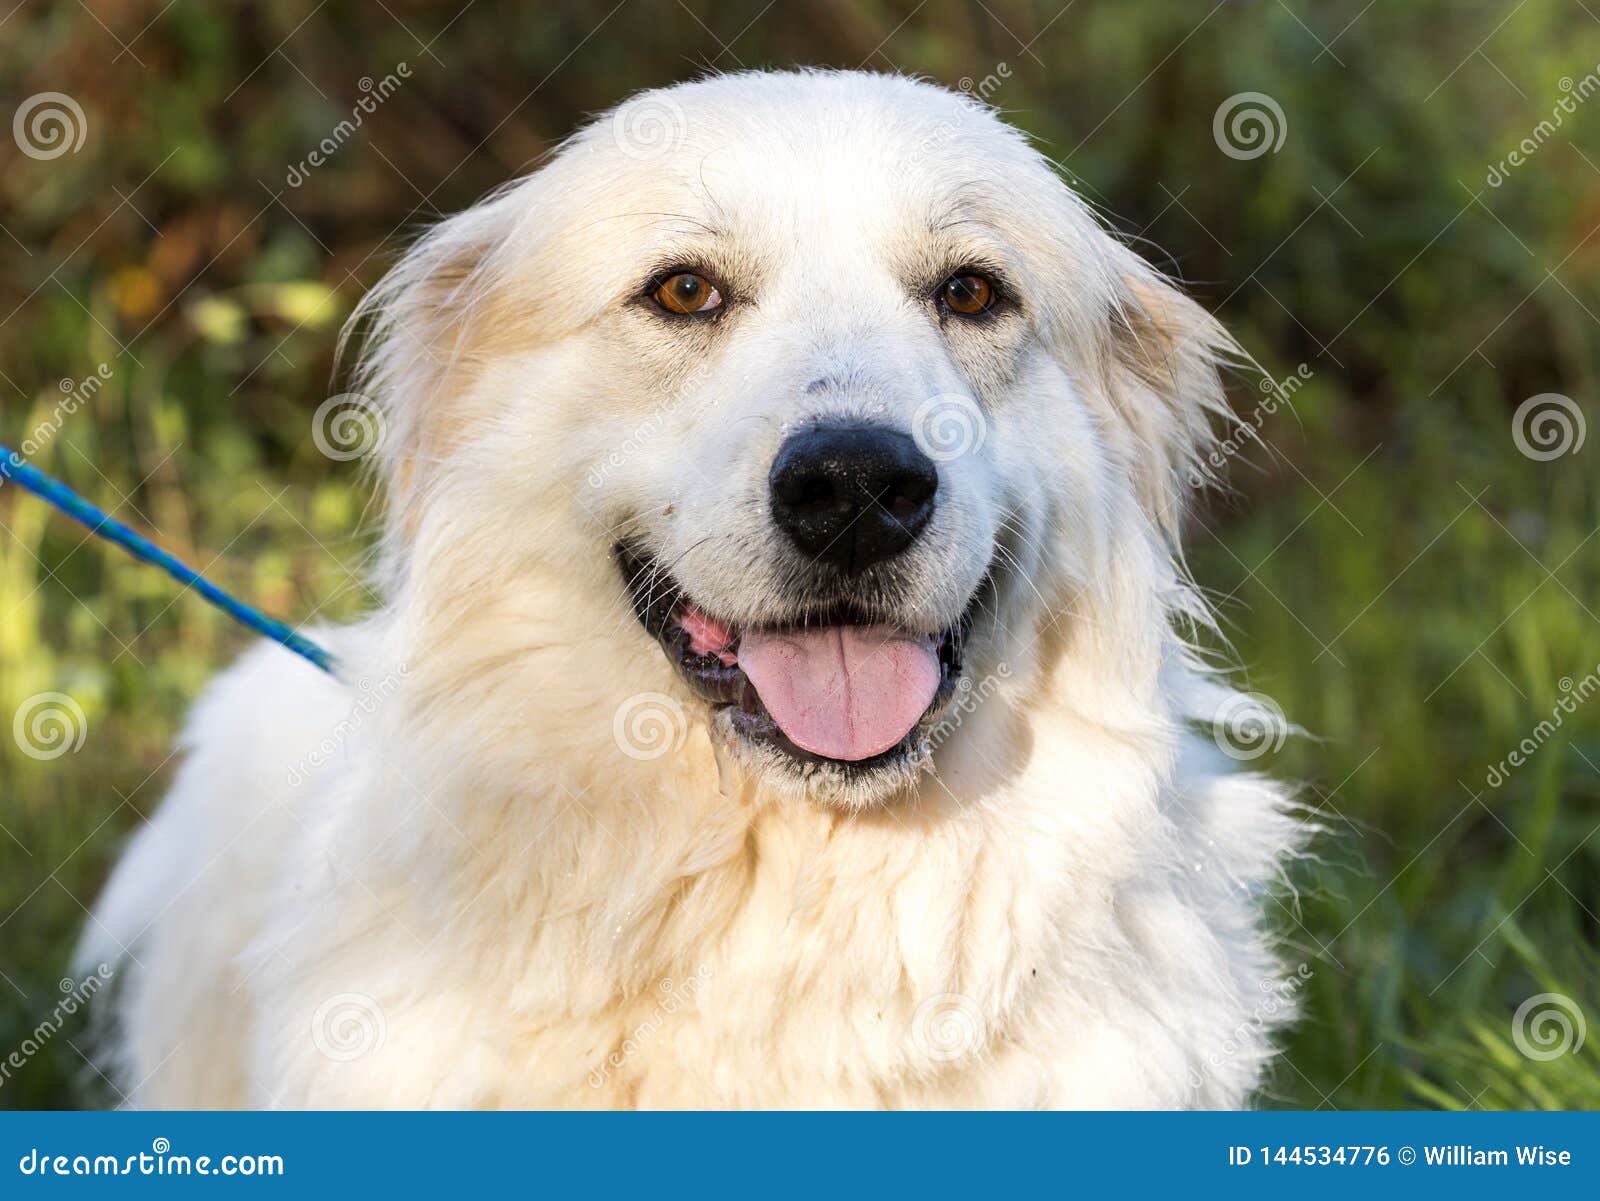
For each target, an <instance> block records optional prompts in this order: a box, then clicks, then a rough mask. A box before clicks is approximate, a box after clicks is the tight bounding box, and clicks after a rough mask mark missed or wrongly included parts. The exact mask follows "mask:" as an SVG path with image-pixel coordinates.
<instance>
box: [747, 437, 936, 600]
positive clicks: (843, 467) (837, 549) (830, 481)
mask: <svg viewBox="0 0 1600 1201" xmlns="http://www.w3.org/2000/svg"><path fill="white" fill-rule="evenodd" d="M769 483H770V485H771V492H772V515H773V519H774V520H775V521H776V522H777V524H778V525H779V526H780V527H782V528H783V530H784V532H785V533H787V534H788V535H789V537H790V539H791V540H792V541H793V542H794V543H795V545H796V546H798V547H799V548H800V549H801V550H802V551H804V552H805V553H806V554H809V555H811V556H812V557H813V558H815V559H818V560H820V561H824V562H828V563H831V564H832V565H833V566H835V567H837V568H840V569H841V570H844V571H847V572H857V571H861V570H863V569H865V568H867V567H870V566H871V565H872V564H874V563H880V562H882V561H883V560H885V559H889V558H892V557H893V556H895V555H898V554H899V553H900V552H901V551H903V550H905V549H906V548H907V547H908V546H910V545H911V543H912V542H913V541H915V539H916V538H917V536H918V535H919V534H921V533H922V530H923V528H924V527H925V526H926V525H927V524H928V519H929V518H930V517H931V516H932V515H933V509H934V504H933V501H934V496H935V494H936V493H937V492H938V489H939V471H938V468H937V466H936V465H935V464H934V462H933V460H931V459H929V458H928V456H927V455H925V454H923V453H922V451H921V450H920V449H919V448H918V446H917V444H916V442H915V441H913V440H912V438H911V437H910V436H909V435H907V434H903V433H901V432H899V431H898V430H891V429H885V428H883V427H882V426H871V425H849V426H822V427H819V428H816V429H811V430H807V431H805V432H804V433H800V434H796V435H794V436H793V437H791V438H790V439H789V440H788V441H787V442H785V443H784V444H783V446H782V447H781V448H780V449H779V451H778V457H777V458H776V459H775V460H774V461H773V464H772V474H771V477H770V480H769Z"/></svg>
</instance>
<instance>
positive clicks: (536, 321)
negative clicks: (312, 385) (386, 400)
mask: <svg viewBox="0 0 1600 1201" xmlns="http://www.w3.org/2000/svg"><path fill="white" fill-rule="evenodd" d="M386 302H387V303H389V304H390V305H391V307H390V309H389V310H388V311H387V312H386V314H385V315H386V319H387V320H388V321H389V322H390V325H389V328H388V334H387V342H388V347H389V351H388V354H389V361H388V362H387V363H386V364H381V365H382V366H383V369H384V370H385V371H387V372H388V375H387V376H386V377H384V378H379V379H377V380H376V382H375V386H376V387H379V388H380V389H381V390H382V391H384V392H385V393H396V392H405V391H407V390H408V389H409V391H410V392H411V393H412V394H413V395H412V398H411V399H410V400H409V401H400V402H396V401H394V400H391V401H390V403H391V414H392V416H393V417H394V418H395V419H397V420H399V421H400V422H401V423H402V429H401V432H400V437H401V441H400V450H399V453H398V454H397V455H396V456H395V479H396V484H397V486H398V487H399V488H400V489H401V490H402V491H403V492H404V493H405V494H406V495H407V496H409V497H411V498H413V499H412V500H411V502H410V514H409V517H408V518H407V519H406V524H408V525H409V527H410V528H409V530H408V532H406V533H405V534H403V535H402V539H403V540H411V539H414V538H415V536H416V532H417V527H418V526H419V525H423V524H426V522H427V521H428V518H429V515H430V510H432V509H434V508H439V507H447V506H448V505H449V504H450V503H451V502H450V500H449V499H448V498H449V497H451V496H454V497H455V500H456V503H457V504H459V505H462V506H465V507H464V508H462V509H460V510H459V511H458V512H457V514H456V520H457V521H458V522H459V520H460V519H461V517H462V515H463V514H464V513H467V512H472V513H474V514H477V515H482V516H486V515H485V514H483V509H484V506H485V505H486V504H488V503H490V502H489V501H488V499H487V498H489V497H491V496H493V497H498V498H499V500H498V502H497V503H499V504H500V505H502V506H507V507H508V508H509V511H508V512H507V513H506V514H505V515H504V517H503V518H501V519H499V520H496V519H494V518H489V520H490V521H491V523H492V524H491V526H490V527H489V531H488V532H486V533H484V534H482V535H481V536H483V537H486V538H488V540H489V541H490V542H491V543H498V549H497V557H498V558H499V560H500V562H501V563H502V564H503V565H504V571H505V573H506V575H505V580H506V581H507V582H510V581H511V580H513V579H514V572H515V570H516V569H515V567H514V565H515V564H516V563H518V562H520V561H525V560H527V559H544V560H545V561H547V562H548V561H550V560H551V559H552V558H553V559H554V560H556V561H562V560H564V562H565V566H566V567H567V568H569V569H570V571H571V573H572V579H573V585H572V592H571V595H570V596H569V597H568V598H567V603H568V604H570V605H572V606H574V607H578V608H582V607H583V606H585V605H589V606H595V605H599V604H601V603H603V601H602V595H601V594H603V593H604V592H605V591H606V590H607V589H609V590H610V591H611V593H612V594H613V596H614V597H615V598H616V599H620V600H621V601H623V602H624V603H625V604H627V605H628V606H630V607H631V609H632V610H633V613H634V615H635V617H636V618H637V622H638V627H642V631H643V635H645V636H648V638H650V639H651V640H653V641H654V643H655V644H656V650H654V651H653V652H652V654H653V655H656V656H659V658H658V660H657V665H658V667H659V668H660V670H661V671H662V672H663V673H671V675H672V676H675V677H676V680H677V682H681V683H682V684H685V685H687V687H688V688H689V689H690V690H692V692H693V693H694V695H695V696H696V697H697V698H698V702H697V703H698V705H699V708H697V710H696V712H697V714H702V715H703V717H704V720H706V721H707V722H708V723H709V725H710V733H711V737H712V738H713V739H714V740H715V741H716V742H718V743H719V744H720V746H721V747H722V748H723V749H724V750H725V751H728V752H731V756H732V758H733V759H734V760H736V761H738V762H739V763H741V764H742V765H743V766H744V768H745V769H746V770H750V771H754V772H757V773H759V774H760V775H761V776H762V777H763V778H764V779H766V780H767V781H769V782H770V783H772V784H774V785H776V786H779V787H785V788H789V789H791V790H798V791H805V792H808V793H810V794H812V795H814V796H817V797H822V798H826V799H832V800H837V801H844V802H848V803H854V804H859V803H864V802H868V801H872V800H877V799H881V798H883V797H887V796H889V795H892V794H893V793H895V792H896V791H898V790H900V789H903V788H904V787H906V786H907V785H908V784H909V783H910V782H911V781H912V780H913V779H914V778H915V775H916V773H917V771H918V770H919V769H920V768H921V767H923V766H925V765H926V764H927V762H928V760H929V758H930V755H931V754H932V744H933V743H935V742H942V741H943V737H942V734H941V730H940V723H941V721H943V720H944V719H945V718H946V717H947V715H948V710H949V708H950V706H951V703H952V699H953V698H954V697H956V696H957V695H958V693H960V692H961V690H962V689H963V688H968V689H970V688H971V681H972V679H973V677H974V676H975V675H978V674H987V673H992V672H993V671H995V670H996V669H997V668H998V669H999V670H1000V671H1001V672H1002V674H1008V667H1007V664H1008V660H1009V661H1019V660H1020V661H1031V660H1032V658H1034V657H1036V652H1037V648H1038V644H1039V642H1040V641H1041V639H1043V638H1044V637H1045V635H1046V632H1047V631H1049V630H1051V628H1052V627H1053V626H1054V625H1055V624H1056V623H1057V622H1058V621H1060V620H1062V618H1063V615H1064V614H1066V613H1067V612H1068V611H1075V607H1076V606H1078V604H1079V602H1080V600H1081V599H1082V597H1083V595H1084V594H1085V592H1086V591H1089V592H1092V591H1093V590H1094V588H1095V586H1096V583H1097V581H1099V582H1103V579H1102V576H1103V575H1104V574H1105V572H1106V565H1107V563H1108V561H1109V559H1110V557H1111V556H1112V555H1113V554H1114V553H1115V552H1116V547H1117V546H1118V545H1119V542H1120V544H1121V545H1122V549H1123V551H1124V552H1126V551H1127V542H1128V541H1134V542H1138V543H1140V544H1141V545H1142V544H1148V543H1149V542H1151V541H1152V540H1159V531H1160V530H1162V529H1163V528H1168V527H1170V526H1171V524H1172V522H1173V520H1174V518H1175V510H1176V508H1177V506H1178V504H1179V499H1178V497H1179V492H1180V485H1177V484H1175V483H1174V477H1175V476H1176V475H1177V473H1178V471H1179V470H1180V469H1181V468H1182V467H1183V466H1184V465H1185V464H1186V463H1187V462H1188V461H1189V460H1190V458H1191V457H1192V456H1193V455H1194V454H1195V453H1196V449H1197V447H1198V445H1199V443H1200V442H1201V441H1202V439H1203V436H1204V435H1203V431H1204V429H1205V426H1206V421H1205V413H1204V410H1205V409H1206V408H1207V407H1208V406H1211V405H1214V403H1215V400H1216V396H1215V372H1214V371H1213V370H1212V369H1211V367H1210V363H1209V356H1210V355H1211V354H1213V353H1214V352H1215V350H1216V348H1217V346H1218V345H1219V344H1220V343H1219V338H1220V335H1219V334H1218V332H1217V331H1215V329H1214V328H1213V327H1212V326H1210V325H1209V324H1208V323H1207V321H1206V319H1204V318H1203V316H1201V315H1199V314H1198V310H1195V309H1193V308H1192V306H1189V304H1188V302H1187V301H1183V300H1182V299H1181V298H1180V297H1178V296H1177V294H1176V293H1173V292H1171V291H1170V290H1169V289H1167V288H1166V286H1165V285H1164V284H1161V283H1159V281H1158V280H1156V278H1155V276H1154V275H1153V274H1152V273H1150V272H1149V271H1148V269H1147V268H1144V267H1143V264H1141V263H1140V262H1139V261H1138V260H1137V259H1136V258H1134V257H1133V256H1132V255H1131V254H1129V253H1128V252H1127V251H1126V250H1124V249H1123V248H1122V247H1121V246H1119V245H1118V244H1117V243H1115V242H1114V241H1112V240H1111V239H1110V238H1109V237H1107V236H1106V235H1105V234H1104V233H1103V232H1101V231H1100V229H1099V228H1098V227H1097V226H1096V224H1095V223H1094V221H1093V220H1092V219H1091V218H1090V216H1089V215H1088V214H1087V213H1086V212H1085V210H1084V209H1083V207H1082V206H1081V204H1079V203H1078V202H1077V201H1076V199H1075V198H1074V197H1073V196H1072V195H1071V193H1070V192H1069V191H1068V190H1067V189H1066V188H1065V187H1064V186H1063V185H1062V184H1061V183H1060V182H1059V181H1058V180H1057V179H1056V178H1055V177H1054V175H1053V174H1052V173H1051V172H1050V171H1049V170H1048V169H1047V167H1046V166H1045V164H1044V163H1043V161H1042V160H1041V159H1040V158H1039V156H1038V155H1037V154H1036V153H1035V152H1033V151H1032V150H1031V149H1030V148H1028V147H1027V145H1026V144H1025V143H1024V142H1023V140H1022V139H1021V138H1020V137H1019V136H1017V135H1015V134H1014V133H1013V132H1012V131H1010V130H1008V129H1007V128H1006V127H1005V126H1003V125H1002V124H1000V123H999V122H998V121H997V120H996V119H995V117H994V116H993V115H992V114H991V113H990V112H989V111H988V110H986V109H983V108H981V107H980V106H978V105H976V104H974V103H973V102H971V101H970V100H968V99H966V98H964V97H957V96H953V95H951V94H949V93H945V92H942V91H940V90H938V89H935V88H931V87H928V86H926V85H920V84H914V83H911V82H909V81H906V80H901V79H895V78H887V77H880V76H864V75H856V74H834V75H783V76H733V77H725V78H719V79H713V80H708V81H704V82H701V83H697V84H692V85H687V86H685V87H681V88H677V89H673V90H671V91H668V92H665V93H647V94H645V95H643V96H641V97H639V98H637V99H635V100H634V101H631V102H630V103H629V104H628V105H625V106H623V108H622V109H620V110H618V112H617V113H616V114H614V116H613V117H611V118H608V119H603V120H602V121H600V122H599V123H597V124H596V125H595V126H593V127H591V128H590V129H589V130H587V131H585V132H584V133H583V134H581V135H580V136H579V137H578V138H577V139H575V140H574V142H573V143H571V144H570V145H569V146H568V147H567V148H565V149H564V150H563V152H562V153H561V154H560V155H559V156H558V157H557V158H556V159H555V161H553V162H552V163H551V164H550V165H549V166H547V167H546V168H545V169H544V170H543V171H541V172H540V173H539V174H538V175H536V176H534V177H532V178H531V179H530V180H529V181H526V182H525V183H523V184H522V185H520V186H519V187H518V188H516V189H515V190H513V191H510V192H508V193H506V194H505V195H503V196H502V197H501V198H499V199H497V200H496V201H494V202H492V203H491V204H489V205H487V206H484V207H483V208H481V209H479V210H474V211H473V212H472V213H468V214H465V215H463V217H461V218H458V219H456V221H455V222H452V223H451V224H450V225H447V226H446V227H445V229H444V230H443V231H441V233H440V234H439V235H437V236H436V237H435V238H434V239H433V240H432V241H431V242H430V243H427V244H425V245H424V246H423V247H422V248H421V249H420V250H419V251H418V252H417V253H416V254H415V255H414V256H413V259H412V260H411V262H410V263H408V264H407V265H406V266H405V267H403V268H402V269H401V272H400V273H398V282H397V283H396V284H393V285H391V293H390V294H389V295H388V297H387V300H386ZM407 342H410V343H411V344H412V347H413V349H412V350H410V351H409V353H408V351H407V345H406V344H407ZM400 360H405V361H404V362H403V363H402V362H401V361H400ZM405 372H409V373H410V376H411V378H410V379H409V381H406V380H402V379H401V378H400V377H401V375H402V374H403V373H405ZM1185 373H1187V374H1189V375H1190V376H1192V377H1193V378H1192V379H1190V380H1188V381H1187V383H1186V382H1185V381H1184V380H1183V379H1182V378H1181V377H1182V376H1183V375H1184V374H1185ZM419 377H420V378H425V379H426V380H427V381H428V383H427V390H428V392H429V394H428V395H423V385H422V383H421V382H420V378H419ZM1186 389H1187V392H1186ZM452 479H453V480H454V481H455V485H454V487H452V485H451V480H452ZM428 485H431V487H430V486H428ZM468 496H470V497H472V498H473V499H472V500H470V501H468V500H467V499H465V498H467V497H468ZM402 510H403V511H404V506H402ZM535 514H537V516H535ZM1135 557H1137V556H1135ZM596 561H604V562H605V564H606V566H605V568H604V571H605V576H606V578H605V579H604V581H595V580H594V579H593V573H592V570H591V571H588V572H587V574H586V568H592V565H593V564H594V563H595V562H596ZM1125 575H1126V573H1125V572H1124V573H1120V574H1119V579H1122V578H1124V577H1125ZM1149 583H1150V585H1151V586H1152V587H1155V586H1157V585H1158V583H1159V581H1157V580H1154V579H1152V580H1150V581H1149ZM1124 586H1125V585H1124ZM1103 599H1104V598H1103ZM588 618H589V620H590V621H591V623H593V622H596V621H602V620H603V615H602V614H601V613H598V612H591V613H590V614H589V615H588ZM638 627H636V628H634V629H632V630H612V631H611V633H610V636H612V637H615V638H616V639H618V640H621V641H626V640H636V639H638V638H640V637H641V633H640V628H638ZM954 736H955V737H959V736H960V732H959V731H957V732H956V734H955V735H954Z"/></svg>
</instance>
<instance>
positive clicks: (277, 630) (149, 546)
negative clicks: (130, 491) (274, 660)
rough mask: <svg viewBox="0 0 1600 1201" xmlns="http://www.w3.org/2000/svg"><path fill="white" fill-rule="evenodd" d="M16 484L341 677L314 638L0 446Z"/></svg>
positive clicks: (1, 466)
mask: <svg viewBox="0 0 1600 1201" xmlns="http://www.w3.org/2000/svg"><path fill="white" fill-rule="evenodd" d="M6 480H16V482H17V483H19V484H21V485H22V486H23V487H24V488H26V489H27V490H28V491H29V492H32V493H33V494H34V495H35V496H37V497H39V498H40V499H41V500H43V501H45V502H46V503H47V504H50V505H53V506H55V507H56V508H57V509H60V510H61V511H62V512H63V513H65V514H66V515H67V516H68V517H71V518H72V519H73V520H75V521H78V522H81V523H82V524H83V525H85V526H87V527H88V528H89V532H90V533H92V534H94V535H96V536H97V537H100V538H104V539H105V540H106V541H107V542H110V543H113V544H115V545H117V546H120V547H121V548H122V549H123V550H125V551H127V552H128V553H129V554H130V555H132V556H133V557H134V558H135V559H140V560H142V561H143V562H146V563H151V564H154V565H155V566H156V567H159V568H161V569H162V570H163V571H165V572H166V573H167V574H168V575H170V576H171V577H172V578H173V579H175V580H177V581H178V582H179V583H180V584H183V585H184V586H185V587H192V588H193V589H194V590H195V591H196V592H198V593H199V594H200V595H201V596H203V597H205V598H206V599H207V600H208V601H210V602H211V603H212V604H213V605H215V606H216V607H217V608H219V609H221V610H222V611H223V612H224V613H226V614H227V615H228V616H229V617H231V618H233V619H234V620H235V621H237V622H238V623H239V624H240V625H243V626H247V627H248V628H250V629H252V630H254V631H255V632H256V633H258V634H261V635H263V636H265V637H267V638H270V639H272V640H273V641H274V642H277V643H281V644H282V645H283V646H286V647H288V648H289V649H290V650H292V651H293V652H294V653H295V654H297V655H301V656H303V657H304V658H306V659H309V660H310V661H311V662H312V663H315V664H316V665H317V666H318V667H320V668H322V670H323V671H325V672H327V673H329V674H330V675H332V674H335V672H334V667H335V660H334V658H333V656H332V655H330V654H329V653H328V652H327V651H325V650H323V649H322V648H321V647H320V646H318V645H317V644H316V643H314V642H311V641H310V640H309V639H306V638H302V637H301V636H300V635H299V634H296V633H295V632H294V631H293V630H291V629H290V628H289V627H288V626H286V625H284V624H283V622H281V621H274V620H273V619H272V618H270V617H268V616H267V615H266V614H265V613H263V612H261V611H260V610H259V609H253V608H251V607H250V606H249V605H247V604H245V603H244V602H243V601H240V600H237V599H235V598H234V597H233V596H230V595H229V594H228V593H226V592H224V591H223V590H222V589H221V588H218V587H217V586H216V585H215V584H213V583H211V581H210V580H207V579H206V578H205V577H204V576H202V575H201V574H200V573H199V572H198V571H195V570H194V569H193V568H191V567H189V566H187V565H186V564H184V563H182V562H180V561H179V560H177V559H175V558H173V557H172V556H171V555H169V554H168V553H167V552H166V551H164V550H162V549H161V548H160V547H159V546H157V545H155V543H153V542H150V541H148V540H147V539H145V538H141V537H140V536H139V535H138V534H136V533H134V532H133V531H132V530H130V529H129V528H128V527H127V526H125V525H123V524H122V523H121V522H120V521H118V520H116V519H115V518H114V517H112V516H111V515H110V514H109V513H106V512H104V511H103V510H101V509H99V508H96V507H95V506H94V505H92V504H90V503H89V502H88V501H86V500H84V499H83V497H81V496H79V495H78V494H77V493H76V492H74V491H73V490H72V489H71V488H68V487H67V486H66V485H65V484H63V483H61V482H60V481H59V480H55V479H52V478H51V477H50V476H48V475H46V474H45V473H44V472H42V471H40V470H39V469H38V468H37V467H30V466H29V465H28V464H27V463H24V462H23V461H22V456H21V455H18V454H16V453H15V452H13V451H12V450H11V449H10V448H8V447H6V446H3V445H0V484H4V483H5V481H6Z"/></svg>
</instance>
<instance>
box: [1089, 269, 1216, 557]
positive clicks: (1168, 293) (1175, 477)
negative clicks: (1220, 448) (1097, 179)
mask: <svg viewBox="0 0 1600 1201" xmlns="http://www.w3.org/2000/svg"><path fill="white" fill-rule="evenodd" d="M1119 257H1120V258H1121V262H1120V263H1119V265H1118V266H1119V270H1118V271H1117V279H1118V281H1119V286H1118V288H1117V292H1116V295H1115V298H1114V300H1113V305H1112V310H1111V332H1110V340H1111V345H1110V347H1109V353H1108V355H1107V358H1106V363H1107V375H1108V377H1109V378H1108V380H1107V384H1108V388H1109V391H1110V394H1111V400H1112V403H1113V404H1114V405H1115V406H1116V408H1117V409H1118V411H1119V413H1120V414H1121V416H1122V417H1123V419H1124V421H1125V422H1126V424H1127V428H1128V429H1129V430H1130V431H1131V436H1132V441H1133V446H1132V448H1131V453H1132V457H1133V463H1132V469H1133V471H1134V473H1135V477H1136V479H1137V481H1138V487H1139V492H1140V499H1141V500H1142V501H1143V502H1144V503H1145V505H1146V506H1147V507H1148V508H1149V510H1150V512H1151V515H1152V517H1153V518H1154V519H1155V521H1156V523H1157V524H1158V525H1159V526H1160V527H1161V528H1162V529H1163V530H1164V531H1165V532H1166V533H1167V534H1168V535H1170V536H1172V537H1174V538H1176V536H1177V533H1178V530H1179V528H1180V526H1181V523H1182V520H1183V516H1184V513H1185V511H1186V510H1187V508H1188V507H1189V504H1190V503H1191V500H1192V498H1193V496H1194V494H1195V493H1196V492H1197V491H1198V490H1199V489H1201V488H1203V487H1205V486H1206V485H1208V484H1212V483H1216V482H1217V481H1218V479H1219V472H1218V467H1219V464H1218V463H1217V461H1216V460H1217V456H1216V453H1215V447H1216V443H1217V429H1218V427H1219V425H1221V424H1223V423H1226V422H1229V421H1231V420H1232V411H1231V410H1230V409H1229V407H1228V400H1227V395H1226V393H1225V391H1224V389H1223V386H1222V376H1221V370H1222V368H1224V367H1226V366H1229V365H1234V364H1242V363H1245V362H1248V356H1246V355H1245V354H1244V352H1243V351H1242V350H1241V349H1240V347H1239V345H1238V343H1237V342H1235V341H1234V340H1233V338H1232V336H1231V335H1230V334H1229V333H1228V332H1227V330H1225V329H1224V328H1223V327H1222V325H1221V323H1220V322H1218V321H1217V320H1216V318H1214V317H1212V316H1211V314H1209V313H1207V312H1206V311H1205V310H1204V309H1203V308H1201V307H1200V305H1198V304H1197V303H1195V301H1193V300H1192V299H1190V298H1189V297H1188V296H1186V295H1184V293H1183V292H1181V291H1179V289H1178V288H1177V287H1175V286H1174V285H1173V284H1171V283H1169V282H1168V281H1167V280H1166V279H1165V278H1163V277H1162V275H1161V274H1160V273H1159V272H1158V271H1156V270H1155V268H1153V267H1151V266H1150V265H1149V264H1147V263H1145V262H1144V260H1143V259H1140V258H1139V257H1138V256H1137V255H1135V254H1133V253H1132V252H1131V251H1127V250H1123V251H1122V253H1121V255H1120V256H1119Z"/></svg>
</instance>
